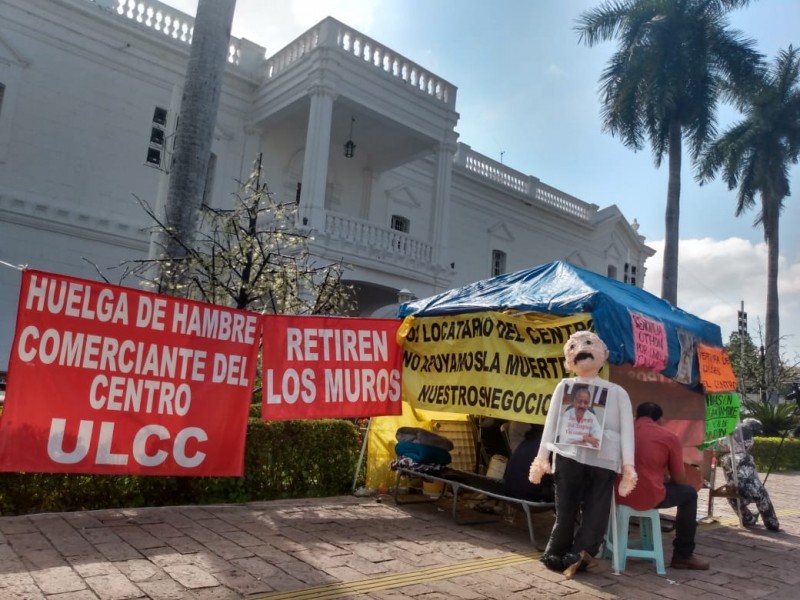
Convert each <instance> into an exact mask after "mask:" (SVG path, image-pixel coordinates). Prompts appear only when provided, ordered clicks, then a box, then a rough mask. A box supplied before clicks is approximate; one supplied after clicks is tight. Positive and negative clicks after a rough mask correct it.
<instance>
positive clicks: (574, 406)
mask: <svg viewBox="0 0 800 600" xmlns="http://www.w3.org/2000/svg"><path fill="white" fill-rule="evenodd" d="M607 400H608V388H607V387H605V386H601V385H588V384H586V383H581V382H577V381H572V382H567V383H566V384H565V386H564V395H563V398H562V400H561V408H560V409H559V414H558V422H557V425H556V440H555V445H556V448H557V450H558V452H559V453H560V454H562V455H564V456H575V454H576V452H577V449H578V448H581V447H583V448H589V449H591V450H600V446H601V444H602V441H603V427H604V425H605V413H606V403H607Z"/></svg>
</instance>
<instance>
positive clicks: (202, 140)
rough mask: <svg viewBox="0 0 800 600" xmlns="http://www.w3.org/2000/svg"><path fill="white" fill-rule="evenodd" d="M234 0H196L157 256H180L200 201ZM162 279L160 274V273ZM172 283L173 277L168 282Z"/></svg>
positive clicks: (191, 233)
mask: <svg viewBox="0 0 800 600" xmlns="http://www.w3.org/2000/svg"><path fill="white" fill-rule="evenodd" d="M235 6H236V0H199V2H198V5H197V16H196V17H195V22H194V33H193V35H192V46H191V50H190V54H189V64H188V66H187V68H186V81H185V83H184V88H183V96H182V98H181V108H180V115H179V122H178V127H177V130H176V138H175V154H174V157H173V161H172V165H171V166H170V176H169V187H168V190H167V202H166V207H165V221H166V223H165V224H166V226H167V228H168V233H167V234H165V235H163V236H162V239H161V241H160V244H161V248H159V249H158V255H159V256H161V257H163V258H171V259H181V258H183V257H185V256H186V255H187V250H188V248H189V247H191V245H192V242H193V240H194V235H195V231H196V227H197V215H198V213H199V210H200V206H201V204H202V201H203V192H204V190H205V185H206V174H207V170H208V162H209V157H210V155H211V144H212V141H213V138H214V125H215V123H216V120H217V109H218V107H219V98H220V93H221V91H222V83H223V77H224V75H225V66H226V64H227V62H228V53H229V50H230V38H231V25H232V23H233V10H234V8H235ZM161 279H162V281H163V280H164V279H165V274H164V273H162V274H161ZM172 283H173V284H174V283H175V282H174V281H173V282H172Z"/></svg>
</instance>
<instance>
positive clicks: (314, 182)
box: [298, 85, 336, 232]
mask: <svg viewBox="0 0 800 600" xmlns="http://www.w3.org/2000/svg"><path fill="white" fill-rule="evenodd" d="M309 95H310V97H311V108H310V109H309V111H308V131H307V132H306V150H305V155H304V157H303V179H302V188H301V190H300V210H299V213H298V216H299V218H300V223H299V224H300V225H303V226H306V227H309V228H311V229H314V230H316V231H319V232H324V231H325V191H326V188H327V183H328V158H329V154H330V145H331V115H332V114H333V100H334V98H335V97H336V92H335V91H334V90H333V89H331V88H329V87H326V86H323V85H315V86H313V87H312V88H311V89H310V90H309Z"/></svg>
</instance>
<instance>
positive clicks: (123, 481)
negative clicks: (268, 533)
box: [0, 418, 360, 515]
mask: <svg viewBox="0 0 800 600" xmlns="http://www.w3.org/2000/svg"><path fill="white" fill-rule="evenodd" d="M358 437H359V436H358V431H357V429H356V427H355V425H354V424H353V423H352V422H350V421H346V420H338V419H321V420H310V421H273V422H269V423H265V422H264V421H261V420H260V419H257V418H251V419H250V420H249V423H248V426H247V441H246V446H245V469H244V475H243V476H242V477H144V476H133V475H124V476H122V475H53V474H44V473H0V513H2V514H4V515H9V514H28V513H39V512H64V511H73V510H94V509H99V508H128V507H137V506H170V505H182V504H212V503H231V502H233V503H241V502H250V501H255V500H274V499H278V498H308V497H324V496H335V495H340V494H345V493H349V492H350V491H351V486H352V483H353V475H354V472H355V468H356V463H357V461H358V453H359V449H360V448H359V444H358Z"/></svg>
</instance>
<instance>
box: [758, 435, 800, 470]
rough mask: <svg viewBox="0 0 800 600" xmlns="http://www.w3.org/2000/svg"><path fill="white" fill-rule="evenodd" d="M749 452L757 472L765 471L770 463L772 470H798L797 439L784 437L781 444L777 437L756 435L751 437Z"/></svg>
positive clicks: (798, 445) (798, 451) (798, 452)
mask: <svg viewBox="0 0 800 600" xmlns="http://www.w3.org/2000/svg"><path fill="white" fill-rule="evenodd" d="M750 452H751V454H752V455H753V458H754V459H755V461H756V467H757V468H758V470H759V472H762V473H763V472H766V471H767V469H769V468H770V465H772V470H773V471H800V440H798V439H794V440H790V439H789V438H785V439H784V440H783V444H781V438H779V437H757V438H754V439H753V448H752V449H751V450H750ZM773 461H774V462H773Z"/></svg>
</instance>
